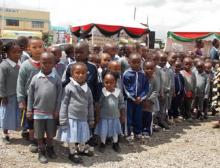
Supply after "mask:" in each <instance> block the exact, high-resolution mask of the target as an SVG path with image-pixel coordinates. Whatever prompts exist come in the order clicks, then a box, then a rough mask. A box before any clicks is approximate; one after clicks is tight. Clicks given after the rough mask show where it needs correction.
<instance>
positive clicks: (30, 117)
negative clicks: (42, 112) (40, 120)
mask: <svg viewBox="0 0 220 168" xmlns="http://www.w3.org/2000/svg"><path fill="white" fill-rule="evenodd" d="M26 117H27V119H28V120H32V119H33V113H32V112H31V111H28V112H27V113H26Z"/></svg>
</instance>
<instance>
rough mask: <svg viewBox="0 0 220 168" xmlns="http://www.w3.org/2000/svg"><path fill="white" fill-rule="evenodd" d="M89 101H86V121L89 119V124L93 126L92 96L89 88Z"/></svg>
mask: <svg viewBox="0 0 220 168" xmlns="http://www.w3.org/2000/svg"><path fill="white" fill-rule="evenodd" d="M89 92H90V93H89V100H88V101H89V102H88V121H89V126H90V127H93V126H94V120H95V119H94V106H93V97H92V92H91V90H90V91H89Z"/></svg>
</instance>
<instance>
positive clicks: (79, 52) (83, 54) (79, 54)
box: [75, 46, 89, 62]
mask: <svg viewBox="0 0 220 168" xmlns="http://www.w3.org/2000/svg"><path fill="white" fill-rule="evenodd" d="M88 55H89V51H88V50H87V48H86V47H80V46H78V47H76V48H75V59H76V61H78V62H86V61H87V58H88Z"/></svg>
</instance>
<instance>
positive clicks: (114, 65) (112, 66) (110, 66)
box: [108, 61, 123, 90]
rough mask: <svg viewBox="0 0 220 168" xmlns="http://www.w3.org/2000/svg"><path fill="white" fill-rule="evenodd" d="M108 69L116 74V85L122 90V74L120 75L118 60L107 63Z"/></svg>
mask: <svg viewBox="0 0 220 168" xmlns="http://www.w3.org/2000/svg"><path fill="white" fill-rule="evenodd" d="M108 70H109V71H111V72H112V73H114V74H115V75H116V76H117V82H116V87H117V88H119V89H121V90H123V83H122V76H121V65H120V63H119V62H118V61H111V62H109V64H108Z"/></svg>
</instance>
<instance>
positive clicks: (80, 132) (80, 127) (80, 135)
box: [56, 119, 90, 143]
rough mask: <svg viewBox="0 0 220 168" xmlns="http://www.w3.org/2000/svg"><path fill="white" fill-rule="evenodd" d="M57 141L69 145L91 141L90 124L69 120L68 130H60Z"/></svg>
mask: <svg viewBox="0 0 220 168" xmlns="http://www.w3.org/2000/svg"><path fill="white" fill-rule="evenodd" d="M56 139H57V140H59V141H62V142H67V143H86V142H87V141H88V140H89V139H90V132H89V125H88V122H87V121H80V120H74V119H69V125H68V127H67V128H65V129H63V128H62V127H60V128H59V129H58V132H57V137H56Z"/></svg>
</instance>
